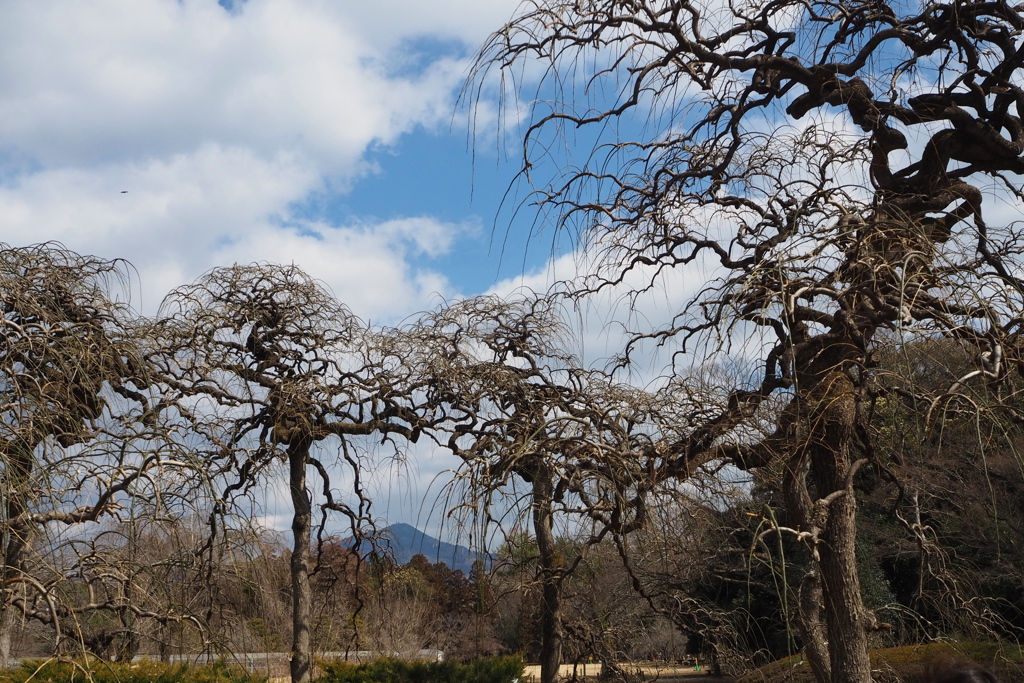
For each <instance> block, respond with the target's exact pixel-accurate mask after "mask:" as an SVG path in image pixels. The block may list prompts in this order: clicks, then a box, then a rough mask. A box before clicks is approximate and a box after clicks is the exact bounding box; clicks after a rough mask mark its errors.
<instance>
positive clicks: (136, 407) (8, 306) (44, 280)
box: [0, 244, 202, 667]
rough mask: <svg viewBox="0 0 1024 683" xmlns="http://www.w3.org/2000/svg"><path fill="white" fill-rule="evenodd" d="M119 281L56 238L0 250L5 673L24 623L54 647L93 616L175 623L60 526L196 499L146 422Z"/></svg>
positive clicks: (147, 406)
mask: <svg viewBox="0 0 1024 683" xmlns="http://www.w3.org/2000/svg"><path fill="white" fill-rule="evenodd" d="M126 277H127V276H126V272H125V268H124V265H123V264H121V263H118V262H115V261H107V260H104V259H99V258H95V257H87V256H80V255H78V254H75V253H73V252H70V251H68V250H66V249H64V248H63V247H61V246H60V245H58V244H43V245H37V246H34V247H27V248H11V247H7V246H0V305H2V307H3V318H2V325H3V334H2V337H0V390H2V392H3V393H2V406H0V433H2V436H0V454H2V455H0V481H2V487H0V497H2V501H0V505H2V519H0V530H2V535H0V539H2V540H0V542H2V552H3V555H2V565H0V580H2V584H0V598H2V599H0V610H2V612H0V667H3V666H6V665H7V661H8V656H9V652H10V645H11V636H12V630H13V627H14V624H15V623H16V620H17V619H18V618H19V617H27V618H29V619H34V620H37V621H40V622H43V623H45V624H48V625H49V626H50V627H51V629H52V633H53V637H54V641H55V642H54V645H55V647H56V648H57V649H58V650H60V648H61V642H62V639H64V638H65V637H66V636H68V635H74V634H76V633H77V631H78V626H77V621H78V620H79V619H80V618H84V617H83V615H87V614H89V613H95V612H97V611H101V610H104V611H110V612H115V613H119V614H121V615H131V616H132V617H135V616H140V617H141V616H147V617H159V618H161V619H166V618H171V617H169V616H168V615H167V614H162V615H156V614H153V613H150V612H149V611H147V610H145V609H143V608H141V607H139V605H137V604H134V603H133V602H132V601H131V600H130V599H128V597H127V596H125V595H124V594H123V592H119V591H117V590H111V588H112V586H111V585H110V580H111V577H112V576H113V575H114V574H116V571H115V570H114V569H113V568H112V567H111V565H109V564H108V563H107V560H108V559H111V558H110V556H108V555H105V554H103V553H100V552H96V551H95V549H92V550H89V549H87V548H85V545H84V544H83V543H80V542H76V541H75V535H74V534H72V535H71V536H70V537H68V536H64V535H62V532H61V529H65V528H68V527H72V526H75V525H79V524H82V523H86V522H99V521H102V520H103V519H105V518H111V519H112V518H115V517H117V516H118V515H119V514H120V513H121V511H123V510H125V511H127V510H130V509H131V508H133V507H135V506H136V505H146V506H149V508H150V510H154V509H156V510H160V509H161V508H162V510H163V512H164V513H166V512H167V510H169V509H174V508H175V500H180V498H177V499H176V496H184V497H187V498H192V499H197V496H201V495H202V485H201V483H200V484H199V485H198V486H197V485H194V483H193V480H192V479H191V478H182V477H175V476H174V475H173V473H174V472H175V471H180V470H181V469H182V468H185V467H188V468H191V464H190V463H189V462H188V458H187V456H186V455H184V454H183V453H182V452H181V451H180V449H176V448H175V447H174V446H173V443H172V442H171V441H170V440H169V439H168V438H167V437H166V434H165V433H164V432H162V431H161V430H159V429H158V428H157V427H156V426H155V421H154V419H153V415H154V410H155V405H154V402H153V401H152V400H151V399H152V397H151V395H150V392H149V389H150V384H151V380H150V376H149V373H148V372H147V370H146V366H145V363H144V362H143V360H142V356H143V348H144V343H142V342H141V337H140V332H139V330H138V329H136V328H135V327H134V318H133V317H132V315H131V314H130V311H129V309H128V308H127V307H126V305H125V304H124V303H121V302H118V301H117V299H116V298H115V297H116V296H117V287H116V286H117V285H118V283H120V282H124V281H126ZM186 489H187V490H186ZM157 514H159V512H158V513H157ZM79 536H80V534H79ZM58 556H62V562H60V563H55V562H54V561H53V560H54V558H55V557H58ZM57 565H60V566H62V567H64V569H62V570H58V569H56V568H55V567H56V566H57ZM83 587H85V588H87V590H81V589H82V588H83ZM177 616H178V617H180V616H181V615H177ZM70 642H77V639H74V638H72V639H70Z"/></svg>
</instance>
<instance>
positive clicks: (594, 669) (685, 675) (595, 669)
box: [524, 664, 733, 683]
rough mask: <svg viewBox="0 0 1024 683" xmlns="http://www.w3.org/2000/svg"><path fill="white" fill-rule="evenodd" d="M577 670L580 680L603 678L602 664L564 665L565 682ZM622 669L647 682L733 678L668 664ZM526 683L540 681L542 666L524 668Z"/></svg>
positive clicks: (666, 682) (623, 666)
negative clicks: (635, 674) (719, 676)
mask: <svg viewBox="0 0 1024 683" xmlns="http://www.w3.org/2000/svg"><path fill="white" fill-rule="evenodd" d="M574 668H575V672H576V675H577V676H578V677H580V678H583V677H586V678H594V679H597V678H599V677H600V676H601V671H602V666H601V665H600V664H577V665H573V664H563V665H562V668H561V670H560V671H559V674H560V675H561V677H562V679H563V680H570V679H571V678H572V676H573V670H574ZM620 668H622V670H623V671H627V672H629V673H638V674H640V676H642V680H645V681H655V680H656V681H659V683H683V682H685V683H698V681H715V682H716V683H721V682H722V681H726V682H729V681H732V680H733V679H731V678H715V677H713V676H710V675H709V674H708V672H707V671H704V670H701V671H694V669H693V667H692V666H672V665H668V664H621V665H620ZM524 674H525V676H524V681H526V682H527V683H530V682H532V681H539V680H540V665H539V664H527V665H526V666H525V667H524Z"/></svg>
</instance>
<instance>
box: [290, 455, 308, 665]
mask: <svg viewBox="0 0 1024 683" xmlns="http://www.w3.org/2000/svg"><path fill="white" fill-rule="evenodd" d="M308 461H309V446H308V445H307V444H302V445H295V446H291V447H289V449H288V467H289V481H288V487H289V490H290V492H291V496H292V505H293V506H294V508H293V514H292V539H293V544H292V559H291V574H292V653H291V654H292V661H291V674H292V683H308V681H309V678H310V667H311V665H312V662H313V652H312V646H311V642H310V635H309V620H310V613H311V611H312V593H311V590H310V585H309V543H310V530H311V528H312V518H313V508H312V503H311V501H310V497H309V491H307V489H306V466H307V465H308Z"/></svg>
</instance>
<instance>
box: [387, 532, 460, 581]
mask: <svg viewBox="0 0 1024 683" xmlns="http://www.w3.org/2000/svg"><path fill="white" fill-rule="evenodd" d="M381 537H382V541H384V540H385V539H386V541H387V545H388V546H390V547H389V550H390V554H391V556H392V558H393V559H394V561H395V562H396V563H398V564H407V563H408V562H409V560H411V559H412V557H413V555H423V556H424V557H426V558H427V560H429V561H430V562H434V563H436V562H444V563H445V564H446V565H448V567H449V568H450V569H453V570H454V569H458V570H461V571H462V572H463V573H464V574H466V575H467V576H468V575H469V571H470V569H472V567H473V561H474V560H476V559H477V558H478V557H479V555H478V553H476V552H474V551H472V550H470V549H469V548H466V547H465V546H461V545H455V544H453V543H446V542H444V541H441V540H438V539H436V538H434V537H433V536H429V535H427V534H425V533H423V532H422V531H420V530H419V529H417V528H416V527H414V526H412V525H411V524H405V523H404V522H396V523H395V524H391V525H389V526H387V527H385V528H384V529H382V530H381ZM382 545H383V543H382Z"/></svg>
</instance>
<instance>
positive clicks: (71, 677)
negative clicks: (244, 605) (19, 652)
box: [0, 659, 267, 683]
mask: <svg viewBox="0 0 1024 683" xmlns="http://www.w3.org/2000/svg"><path fill="white" fill-rule="evenodd" d="M266 681H267V677H266V676H260V675H257V674H253V673H249V672H248V671H246V670H245V669H242V668H240V667H237V666H230V665H228V664H227V663H225V662H223V661H220V662H214V663H213V664H208V665H205V666H187V665H185V664H164V663H162V662H156V661H148V660H146V661H141V662H105V661H101V660H98V659H87V660H75V661H68V660H55V659H51V660H29V661H25V662H22V663H21V665H20V666H18V667H16V668H14V669H10V670H8V671H0V683H266Z"/></svg>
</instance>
